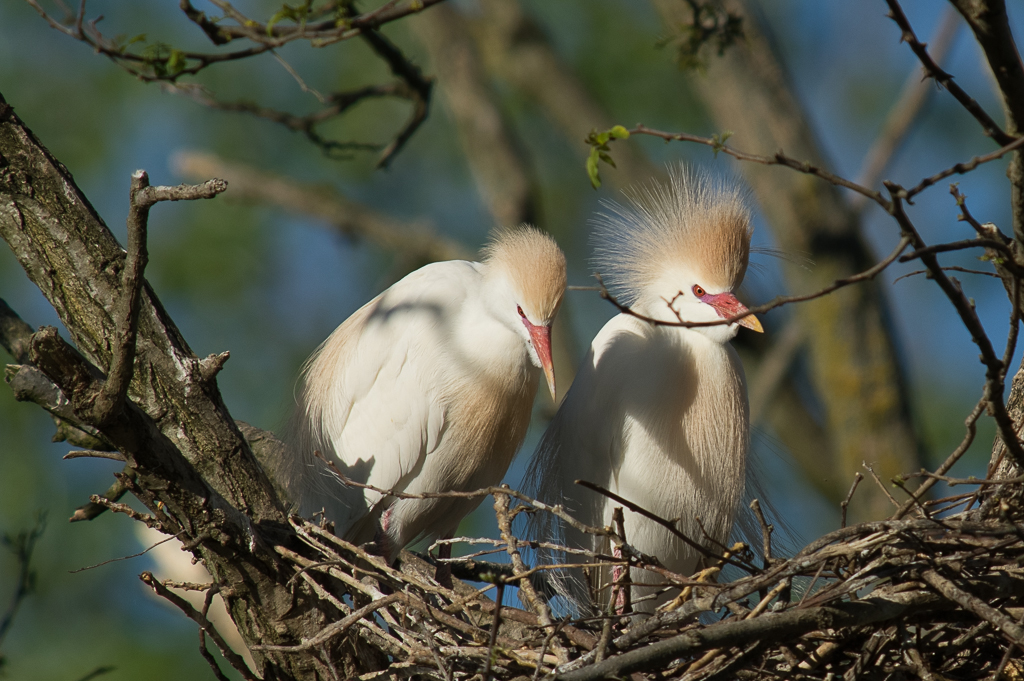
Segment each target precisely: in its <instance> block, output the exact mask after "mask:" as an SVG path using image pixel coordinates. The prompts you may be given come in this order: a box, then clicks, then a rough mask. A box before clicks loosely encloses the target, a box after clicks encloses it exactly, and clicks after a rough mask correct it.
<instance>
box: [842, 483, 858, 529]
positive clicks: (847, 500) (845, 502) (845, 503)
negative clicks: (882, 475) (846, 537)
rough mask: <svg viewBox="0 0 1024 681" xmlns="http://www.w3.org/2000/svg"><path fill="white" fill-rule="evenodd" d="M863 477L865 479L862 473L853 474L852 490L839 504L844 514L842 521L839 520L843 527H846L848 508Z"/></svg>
mask: <svg viewBox="0 0 1024 681" xmlns="http://www.w3.org/2000/svg"><path fill="white" fill-rule="evenodd" d="M863 479H864V476H863V475H861V474H860V473H856V474H854V476H853V484H852V485H850V491H849V493H847V495H846V498H845V499H843V502H842V503H841V504H839V508H840V511H841V516H842V517H841V518H840V521H839V527H841V528H842V527H846V509H847V508H848V507H849V506H850V500H851V499H853V493H854V492H856V491H857V486H858V485H859V484H860V481H861V480H863Z"/></svg>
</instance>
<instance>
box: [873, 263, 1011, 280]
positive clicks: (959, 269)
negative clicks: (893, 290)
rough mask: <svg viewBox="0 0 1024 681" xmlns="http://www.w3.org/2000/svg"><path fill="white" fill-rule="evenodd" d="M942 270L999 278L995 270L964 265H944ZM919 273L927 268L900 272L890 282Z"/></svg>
mask: <svg viewBox="0 0 1024 681" xmlns="http://www.w3.org/2000/svg"><path fill="white" fill-rule="evenodd" d="M942 271H943V272H963V273H964V274H983V275H985V276H986V277H995V278H996V279H999V278H1000V277H999V275H998V274H996V273H995V272H984V271H982V270H972V269H968V268H966V267H960V266H959V265H944V266H943V267H942ZM919 274H928V270H914V271H913V272H908V273H906V274H901V275H900V276H898V277H896V278H895V279H893V280H892V283H894V284H895V283H896V282H897V281H900V280H901V279H906V278H908V277H916V276H917V275H919Z"/></svg>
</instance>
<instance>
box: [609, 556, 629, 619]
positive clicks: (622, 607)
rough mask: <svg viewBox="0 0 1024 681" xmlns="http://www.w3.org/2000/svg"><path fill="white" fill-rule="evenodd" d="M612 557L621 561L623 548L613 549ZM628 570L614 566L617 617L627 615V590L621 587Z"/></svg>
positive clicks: (613, 580) (620, 566) (613, 589)
mask: <svg viewBox="0 0 1024 681" xmlns="http://www.w3.org/2000/svg"><path fill="white" fill-rule="evenodd" d="M612 556H613V557H614V558H615V559H616V560H621V559H622V547H620V546H616V547H614V548H612ZM628 569H629V568H627V567H624V566H622V565H613V566H612V584H613V587H612V593H613V594H615V613H616V614H617V615H624V614H626V589H625V588H622V587H621V585H622V583H623V576H624V575H625V573H626V570H628ZM626 588H629V587H626Z"/></svg>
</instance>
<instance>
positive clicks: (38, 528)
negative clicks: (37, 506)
mask: <svg viewBox="0 0 1024 681" xmlns="http://www.w3.org/2000/svg"><path fill="white" fill-rule="evenodd" d="M45 529H46V515H45V514H41V515H39V517H37V518H36V523H35V525H34V526H33V527H32V529H31V530H23V531H21V532H19V533H18V534H15V535H11V534H5V535H4V536H3V539H2V543H3V544H4V546H5V547H6V548H7V550H8V551H10V552H11V553H13V554H14V558H15V560H16V561H17V562H18V567H17V575H18V576H17V581H16V583H15V585H14V594H13V595H12V596H11V602H10V604H9V605H8V606H7V610H6V611H5V612H4V614H3V617H2V618H0V645H3V642H4V638H5V637H6V636H7V634H8V633H9V632H10V629H11V623H12V622H14V616H15V615H17V614H18V608H20V607H21V603H22V601H24V600H25V597H26V596H28V595H29V594H30V593H32V589H33V588H35V576H36V575H35V572H33V571H32V552H33V551H35V548H36V542H38V541H39V538H40V537H41V536H43V530H45ZM2 659H3V658H2V657H0V660H2Z"/></svg>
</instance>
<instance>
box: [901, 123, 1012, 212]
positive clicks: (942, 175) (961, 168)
mask: <svg viewBox="0 0 1024 681" xmlns="http://www.w3.org/2000/svg"><path fill="white" fill-rule="evenodd" d="M1021 145H1024V136H1022V137H1018V138H1017V139H1011V140H1010V141H1009V142H1007V143H1005V144H1004V145H1003V146H1002V147H1000V148H999V149H996V150H995V151H993V152H991V153H988V154H985V155H983V156H975V157H974V158H972V159H971V160H970V161H967V162H964V163H957V164H956V165H954V166H951V167H949V168H946V169H945V170H942V171H939V172H937V173H935V174H934V175H932V176H931V177H926V178H925V179H923V180H921V182H919V183H918V184H917V185H916V186H914V187H911V188H910V189H907V190H906V191H905V192H904V193H903V194H902V195H901V196H900V198H903V199H908V200H909V199H912V198H914V197H915V196H917V195H918V194H920V193H921V192H923V191H924V190H925V189H927V188H928V187H931V186H932V185H933V184H936V183H938V182H941V181H942V180H944V179H946V178H947V177H950V176H951V175H966V174H967V173H969V172H971V171H972V170H974V169H975V168H977V167H978V166H980V165H982V164H983V163H989V162H990V161H996V160H998V159H1001V158H1002V157H1003V156H1006V155H1007V154H1009V153H1010V152H1011V151H1016V150H1017V149H1020V147H1021ZM911 203H912V202H911Z"/></svg>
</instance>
